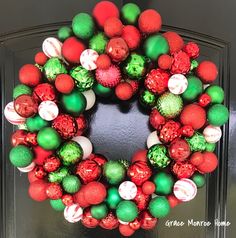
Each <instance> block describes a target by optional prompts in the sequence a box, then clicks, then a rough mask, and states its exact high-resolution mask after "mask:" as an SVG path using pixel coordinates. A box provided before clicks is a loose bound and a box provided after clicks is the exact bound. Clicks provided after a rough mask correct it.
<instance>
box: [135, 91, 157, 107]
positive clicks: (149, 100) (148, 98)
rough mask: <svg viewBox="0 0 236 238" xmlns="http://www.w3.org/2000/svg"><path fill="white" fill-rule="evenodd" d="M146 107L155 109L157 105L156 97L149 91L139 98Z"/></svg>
mask: <svg viewBox="0 0 236 238" xmlns="http://www.w3.org/2000/svg"><path fill="white" fill-rule="evenodd" d="M139 101H140V103H141V104H142V105H143V106H144V107H153V106H154V105H155V103H156V95H155V94H154V93H152V92H150V91H148V90H144V91H143V92H142V93H141V95H140V98H139Z"/></svg>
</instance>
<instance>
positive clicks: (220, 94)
mask: <svg viewBox="0 0 236 238" xmlns="http://www.w3.org/2000/svg"><path fill="white" fill-rule="evenodd" d="M206 93H207V94H208V95H209V96H210V97H211V103H222V102H223V101H224V97H225V93H224V90H223V88H222V87H220V86H218V85H211V86H209V87H207V88H206Z"/></svg>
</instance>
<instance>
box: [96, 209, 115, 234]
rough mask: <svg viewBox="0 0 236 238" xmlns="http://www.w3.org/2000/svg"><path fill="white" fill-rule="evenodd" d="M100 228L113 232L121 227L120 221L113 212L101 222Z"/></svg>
mask: <svg viewBox="0 0 236 238" xmlns="http://www.w3.org/2000/svg"><path fill="white" fill-rule="evenodd" d="M99 226H101V227H102V228H103V229H106V230H113V229H116V228H117V227H118V226H119V221H118V219H117V217H116V216H115V215H114V214H113V213H112V212H109V213H108V215H107V216H106V217H105V218H103V219H102V220H101V221H100V223H99Z"/></svg>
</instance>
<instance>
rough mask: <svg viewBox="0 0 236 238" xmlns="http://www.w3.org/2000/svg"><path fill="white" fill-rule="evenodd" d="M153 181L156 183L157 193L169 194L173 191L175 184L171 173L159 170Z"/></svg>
mask: <svg viewBox="0 0 236 238" xmlns="http://www.w3.org/2000/svg"><path fill="white" fill-rule="evenodd" d="M153 182H154V183H155V185H156V191H155V193H156V194H158V195H168V194H170V193H171V192H172V189H173V186H174V179H173V177H172V176H171V175H170V174H168V173H165V172H159V173H157V174H156V175H155V176H154V178H153Z"/></svg>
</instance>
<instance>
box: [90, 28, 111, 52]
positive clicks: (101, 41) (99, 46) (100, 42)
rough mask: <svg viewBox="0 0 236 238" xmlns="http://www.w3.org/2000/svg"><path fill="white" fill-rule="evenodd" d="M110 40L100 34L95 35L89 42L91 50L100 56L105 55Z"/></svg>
mask: <svg viewBox="0 0 236 238" xmlns="http://www.w3.org/2000/svg"><path fill="white" fill-rule="evenodd" d="M107 42H108V38H107V37H106V36H105V34H104V33H102V32H100V33H98V34H96V35H94V36H93V37H92V38H91V39H90V41H89V48H90V49H92V50H95V51H96V52H97V53H98V54H103V53H104V52H105V49H106V45H107Z"/></svg>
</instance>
